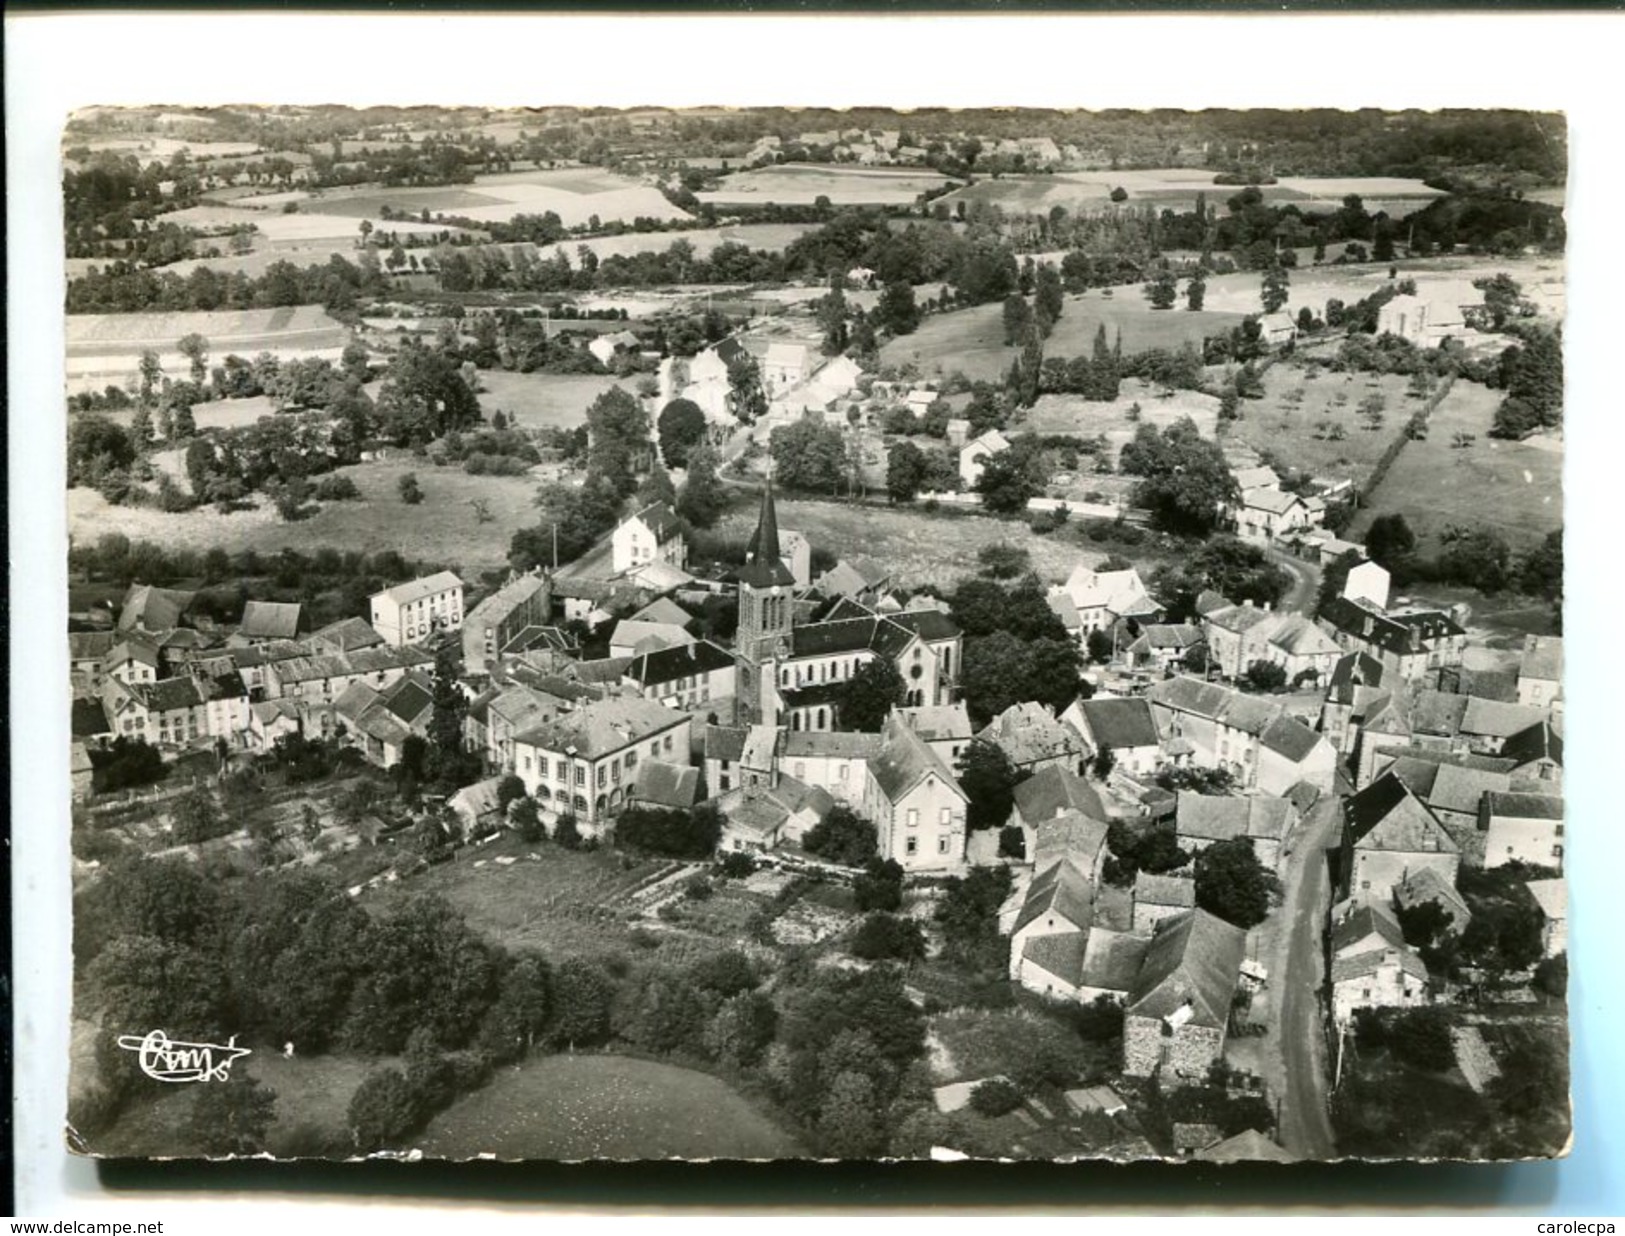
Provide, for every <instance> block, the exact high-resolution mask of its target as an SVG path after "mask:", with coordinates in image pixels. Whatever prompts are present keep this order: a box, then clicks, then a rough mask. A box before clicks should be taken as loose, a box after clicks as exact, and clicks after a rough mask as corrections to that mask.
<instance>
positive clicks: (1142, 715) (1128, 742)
mask: <svg viewBox="0 0 1625 1236" xmlns="http://www.w3.org/2000/svg"><path fill="white" fill-rule="evenodd" d="M1078 711H1079V712H1081V713H1082V714H1083V717H1084V720H1086V721H1087V722H1088V723H1089V733H1090V734H1091V735H1093V737H1094V740H1095V742H1096V743H1097V744H1098V745H1099V746H1102V747H1109V748H1111V749H1112V750H1119V751H1120V750H1126V749H1128V748H1132V747H1154V746H1156V745H1157V743H1158V742H1159V741H1161V738H1160V735H1158V733H1157V722H1156V718H1155V717H1153V716H1152V714H1151V706H1150V704H1148V703H1147V702H1146V701H1145V700H1143V699H1117V700H1107V699H1091V700H1080V701H1079V702H1078Z"/></svg>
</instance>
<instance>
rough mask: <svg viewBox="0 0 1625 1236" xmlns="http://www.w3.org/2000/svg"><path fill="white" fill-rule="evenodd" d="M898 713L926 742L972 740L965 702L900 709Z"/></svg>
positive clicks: (968, 714) (968, 713)
mask: <svg viewBox="0 0 1625 1236" xmlns="http://www.w3.org/2000/svg"><path fill="white" fill-rule="evenodd" d="M897 711H898V713H899V715H901V716H902V718H903V719H904V720H905V721H907V722H908V723H909V724H910V725H912V726H913V727H914V730H915V732H916V733H917V734H919V736H920V737H921V738H923V739H925V741H926V742H953V741H969V739H970V736H971V733H972V731H971V724H970V711H969V710H968V709H967V708H966V707H965V701H964V700H959V701H957V702H955V703H952V704H922V705H920V706H919V707H916V708H899V709H898V710H897Z"/></svg>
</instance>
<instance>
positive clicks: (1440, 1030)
mask: <svg viewBox="0 0 1625 1236" xmlns="http://www.w3.org/2000/svg"><path fill="white" fill-rule="evenodd" d="M1454 1025H1455V1018H1454V1017H1453V1016H1452V1015H1451V1013H1450V1010H1449V1009H1445V1008H1439V1007H1437V1006H1432V1007H1427V1008H1419V1009H1408V1010H1406V1011H1405V1012H1403V1013H1400V1014H1399V1015H1398V1016H1396V1017H1394V1018H1393V1019H1392V1020H1391V1021H1390V1022H1389V1023H1388V1027H1387V1039H1388V1050H1389V1051H1391V1052H1392V1053H1393V1054H1394V1057H1395V1058H1396V1059H1398V1060H1402V1061H1404V1062H1405V1063H1406V1064H1409V1065H1413V1066H1415V1067H1416V1068H1419V1069H1428V1070H1430V1071H1432V1072H1435V1073H1442V1072H1443V1071H1444V1070H1445V1069H1448V1068H1450V1067H1451V1066H1452V1065H1453V1064H1455V1062H1456V1049H1455V1045H1454V1043H1453V1042H1452V1040H1451V1035H1450V1031H1451V1028H1452V1027H1453V1026H1454Z"/></svg>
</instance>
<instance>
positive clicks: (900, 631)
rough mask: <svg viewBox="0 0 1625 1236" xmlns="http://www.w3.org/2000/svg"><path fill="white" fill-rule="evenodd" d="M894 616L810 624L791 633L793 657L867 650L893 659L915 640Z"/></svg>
mask: <svg viewBox="0 0 1625 1236" xmlns="http://www.w3.org/2000/svg"><path fill="white" fill-rule="evenodd" d="M902 616H903V615H901V614H899V615H897V616H895V617H889V618H880V617H871V618H842V619H839V620H837V621H835V622H809V623H807V624H805V625H804V626H799V627H793V628H792V629H791V631H790V655H791V656H792V657H822V656H835V655H839V654H841V653H846V652H861V651H864V650H869V651H872V652H875V653H877V654H878V655H880V656H883V657H888V658H892V659H895V658H896V657H897V656H898V654H899V653H901V652H902V651H903V649H905V648H907V647H908V645H909V642H910V641H911V640H912V639H913V638H914V636H913V633H912V632H911V631H910V630H909V629H908V628H907V627H904V626H903V625H901V624H900V623H899V622H898V621H897V618H900V617H902Z"/></svg>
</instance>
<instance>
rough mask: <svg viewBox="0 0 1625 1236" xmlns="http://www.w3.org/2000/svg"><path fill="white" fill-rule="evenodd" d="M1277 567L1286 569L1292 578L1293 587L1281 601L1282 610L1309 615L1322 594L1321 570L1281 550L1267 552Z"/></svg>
mask: <svg viewBox="0 0 1625 1236" xmlns="http://www.w3.org/2000/svg"><path fill="white" fill-rule="evenodd" d="M1266 552H1267V553H1268V554H1269V556H1270V560H1271V561H1273V562H1274V563H1275V564H1276V565H1277V566H1281V567H1285V568H1286V570H1287V572H1288V573H1289V574H1290V575H1291V576H1292V587H1291V588H1290V589H1289V590H1288V591H1287V594H1286V596H1285V597H1283V598H1282V600H1281V608H1282V609H1288V610H1295V611H1297V612H1298V613H1302V614H1308V613H1311V612H1312V611H1313V610H1314V608H1315V597H1316V595H1317V594H1318V593H1319V592H1320V568H1319V567H1318V566H1316V565H1315V564H1314V563H1312V562H1308V561H1306V560H1304V559H1303V558H1298V557H1294V556H1293V555H1292V554H1288V553H1283V552H1282V551H1281V550H1279V549H1271V550H1268V551H1266Z"/></svg>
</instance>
